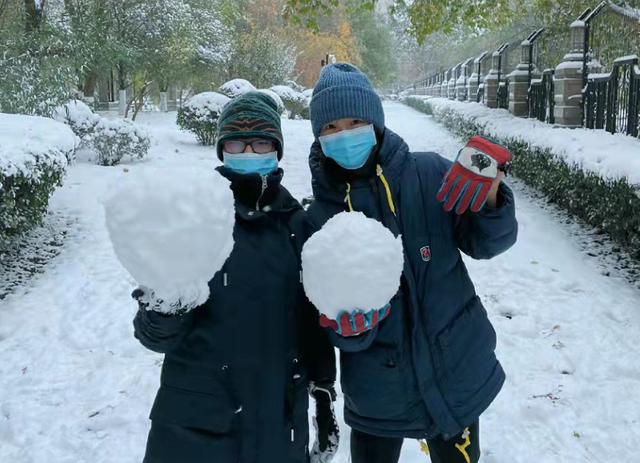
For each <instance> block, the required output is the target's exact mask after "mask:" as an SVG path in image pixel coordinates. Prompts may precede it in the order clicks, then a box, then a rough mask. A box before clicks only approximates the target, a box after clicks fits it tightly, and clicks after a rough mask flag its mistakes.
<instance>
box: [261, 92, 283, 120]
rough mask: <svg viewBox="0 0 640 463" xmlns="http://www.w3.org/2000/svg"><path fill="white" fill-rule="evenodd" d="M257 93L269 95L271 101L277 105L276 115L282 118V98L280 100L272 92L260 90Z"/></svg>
mask: <svg viewBox="0 0 640 463" xmlns="http://www.w3.org/2000/svg"><path fill="white" fill-rule="evenodd" d="M258 91H259V92H260V93H264V94H265V95H269V96H270V97H271V98H273V101H275V102H276V104H277V105H278V114H280V115H281V116H282V113H284V110H285V107H284V102H283V101H282V98H280V96H279V95H278V94H277V93H276V92H274V91H273V90H269V89H264V88H262V89H260V90H258Z"/></svg>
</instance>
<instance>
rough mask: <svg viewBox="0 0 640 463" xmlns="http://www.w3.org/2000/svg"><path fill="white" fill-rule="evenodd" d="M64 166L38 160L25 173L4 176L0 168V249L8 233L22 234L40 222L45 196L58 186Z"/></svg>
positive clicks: (3, 245)
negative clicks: (37, 162) (0, 187)
mask: <svg viewBox="0 0 640 463" xmlns="http://www.w3.org/2000/svg"><path fill="white" fill-rule="evenodd" d="M65 170H66V166H63V165H61V164H55V163H52V164H47V163H42V164H39V165H37V166H33V168H32V170H31V172H30V173H29V175H24V174H16V175H5V173H3V172H2V171H0V185H2V189H0V252H2V251H3V250H4V249H6V246H7V243H8V239H9V237H10V236H12V235H16V234H19V233H23V232H25V231H27V230H29V229H31V228H33V227H35V226H37V225H39V224H40V223H41V221H42V217H43V215H44V214H45V213H46V211H47V206H48V205H49V198H50V197H51V195H52V194H53V191H54V190H55V189H56V187H58V186H61V185H62V179H63V177H64V174H65Z"/></svg>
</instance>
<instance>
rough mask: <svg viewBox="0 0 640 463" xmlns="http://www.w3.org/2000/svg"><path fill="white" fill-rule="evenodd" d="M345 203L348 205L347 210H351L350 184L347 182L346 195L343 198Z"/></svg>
mask: <svg viewBox="0 0 640 463" xmlns="http://www.w3.org/2000/svg"><path fill="white" fill-rule="evenodd" d="M344 200H345V201H346V203H347V204H348V205H349V212H353V204H351V184H350V183H347V197H346V198H344Z"/></svg>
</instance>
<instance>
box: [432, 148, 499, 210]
mask: <svg viewBox="0 0 640 463" xmlns="http://www.w3.org/2000/svg"><path fill="white" fill-rule="evenodd" d="M510 161H511V153H510V152H509V150H508V149H507V148H505V147H504V146H502V145H500V144H498V143H496V142H494V141H491V140H488V139H486V138H483V137H478V136H475V137H471V139H470V140H469V142H468V143H467V144H466V146H465V147H464V148H462V149H461V150H460V152H459V153H458V157H457V158H456V160H455V162H454V163H453V166H451V169H449V172H447V174H446V175H445V176H444V178H443V179H442V185H441V186H440V191H438V196H437V197H436V198H437V200H438V201H439V202H441V203H442V202H444V209H445V210H446V211H450V210H452V209H453V207H454V206H455V205H456V204H457V206H456V213H457V214H462V213H463V212H464V211H466V210H467V208H468V207H469V205H471V211H472V212H478V211H479V210H480V209H482V207H483V206H484V203H486V202H487V198H488V197H489V190H491V186H492V185H493V182H494V181H495V179H496V178H497V177H498V172H499V171H502V172H505V173H507V172H508V170H509V167H510V165H509V162H510Z"/></svg>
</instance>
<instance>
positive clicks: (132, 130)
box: [92, 118, 151, 166]
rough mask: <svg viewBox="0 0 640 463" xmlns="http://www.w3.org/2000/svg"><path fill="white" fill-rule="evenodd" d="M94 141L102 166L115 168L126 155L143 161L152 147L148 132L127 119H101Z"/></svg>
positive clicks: (96, 128) (94, 147) (93, 137)
mask: <svg viewBox="0 0 640 463" xmlns="http://www.w3.org/2000/svg"><path fill="white" fill-rule="evenodd" d="M92 141H93V149H94V151H95V152H96V155H97V162H98V164H100V165H101V166H115V165H116V164H119V163H120V161H121V160H122V158H123V157H124V155H125V154H127V155H129V156H131V158H132V159H133V158H138V159H142V158H143V157H144V156H146V154H147V153H148V152H149V148H150V147H151V139H150V137H149V134H148V133H147V131H146V130H144V129H143V128H142V127H140V126H139V125H136V124H134V123H133V122H131V121H129V120H127V119H113V120H112V119H106V118H102V119H100V121H99V122H98V123H97V124H96V126H95V132H94V134H93V136H92Z"/></svg>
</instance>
